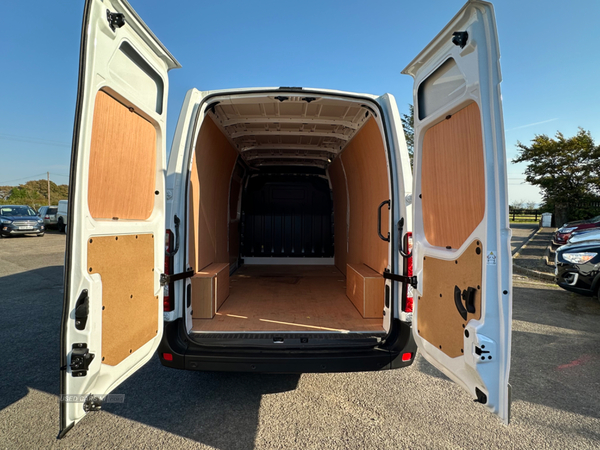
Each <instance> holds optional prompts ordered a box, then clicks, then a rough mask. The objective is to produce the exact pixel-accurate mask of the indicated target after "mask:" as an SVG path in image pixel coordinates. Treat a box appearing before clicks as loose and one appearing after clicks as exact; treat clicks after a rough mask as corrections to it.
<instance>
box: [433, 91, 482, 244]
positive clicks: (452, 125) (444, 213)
mask: <svg viewBox="0 0 600 450" xmlns="http://www.w3.org/2000/svg"><path fill="white" fill-rule="evenodd" d="M421 197H422V199H421V202H422V212H423V227H424V232H425V237H426V239H427V241H428V242H429V243H430V244H431V245H434V246H436V247H451V248H455V249H456V248H460V247H461V246H462V244H463V243H464V242H465V241H466V240H467V239H468V237H469V236H470V235H471V233H472V232H473V230H475V228H476V227H477V225H479V223H480V222H481V221H482V220H483V215H484V212H485V173H484V154H483V138H482V134H481V118H480V113H479V107H478V106H477V104H476V103H474V102H473V103H471V104H469V105H468V106H467V107H465V108H463V109H461V110H460V111H458V112H456V113H455V114H453V115H452V116H451V117H450V118H449V119H447V120H444V121H442V122H440V123H438V124H436V125H434V126H433V127H431V128H430V129H428V130H427V131H426V132H425V136H424V137H423V153H422V169H421Z"/></svg>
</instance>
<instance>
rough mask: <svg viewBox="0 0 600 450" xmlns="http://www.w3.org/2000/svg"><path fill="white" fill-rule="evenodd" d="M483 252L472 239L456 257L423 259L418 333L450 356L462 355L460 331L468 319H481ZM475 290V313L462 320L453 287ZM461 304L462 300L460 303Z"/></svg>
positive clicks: (461, 332)
mask: <svg viewBox="0 0 600 450" xmlns="http://www.w3.org/2000/svg"><path fill="white" fill-rule="evenodd" d="M482 260H483V251H482V247H481V242H480V241H477V240H476V241H473V242H472V243H471V244H470V245H469V247H467V249H466V250H465V251H464V252H463V254H462V255H460V257H459V258H458V259H456V260H452V261H445V260H441V259H436V258H432V257H430V256H427V257H425V258H424V260H423V280H424V282H425V283H424V285H423V295H422V296H421V297H419V299H418V309H417V332H418V333H419V335H420V336H421V337H423V339H425V340H426V341H427V342H429V343H430V344H432V345H434V346H436V347H438V348H439V349H440V350H441V351H442V352H444V353H445V354H447V355H448V356H449V357H451V358H455V357H457V356H461V355H463V352H464V348H463V342H464V339H463V333H464V329H465V326H466V324H467V322H468V321H469V320H471V319H475V320H479V319H481V280H482ZM455 286H458V288H459V289H460V291H461V292H462V291H464V290H466V289H467V288H468V287H472V288H475V289H476V290H477V292H476V294H475V313H474V314H471V313H468V314H467V320H463V318H462V316H461V315H460V313H459V312H458V309H457V307H456V305H455V302H454V289H455ZM463 305H464V302H463Z"/></svg>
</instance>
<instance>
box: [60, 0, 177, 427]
mask: <svg viewBox="0 0 600 450" xmlns="http://www.w3.org/2000/svg"><path fill="white" fill-rule="evenodd" d="M178 67H179V63H178V62H177V61H176V60H175V59H174V58H173V57H172V56H171V54H170V53H169V52H168V51H167V49H166V48H165V47H164V46H163V45H162V44H161V43H160V42H159V41H158V39H157V38H156V37H155V36H154V35H153V34H152V32H151V31H150V30H149V29H148V28H147V26H146V25H145V24H144V23H143V21H142V20H141V19H140V18H139V17H138V16H137V14H136V13H135V11H134V10H133V9H132V8H131V7H130V6H129V4H128V3H127V2H125V1H120V0H104V1H101V0H88V1H87V2H86V5H85V11H84V23H83V30H82V43H81V54H80V72H79V86H78V100H77V110H76V114H75V127H74V138H73V152H72V157H71V158H72V159H71V180H70V189H71V192H70V196H69V202H70V211H69V222H68V238H67V252H66V260H65V299H64V307H63V318H62V328H61V346H62V349H61V366H62V367H61V384H60V386H61V388H60V391H61V408H60V417H61V419H60V421H61V424H60V428H61V431H60V435H64V434H65V433H66V432H67V431H68V430H69V429H70V428H71V427H72V426H73V425H74V424H75V423H76V422H77V421H79V420H80V419H81V418H82V417H83V416H84V415H85V414H86V412H88V411H90V410H95V409H97V408H99V406H100V405H101V402H102V400H103V399H104V397H105V396H106V395H107V394H109V393H110V392H111V391H113V390H114V389H115V388H116V387H117V386H118V385H119V384H120V383H122V382H123V381H124V380H126V379H127V378H128V377H129V376H130V375H131V374H133V373H134V372H135V371H136V370H138V369H139V368H140V367H141V366H142V365H143V364H145V363H146V362H147V361H148V360H149V359H150V358H151V357H152V355H153V354H154V352H155V351H156V348H157V346H158V344H159V342H160V339H161V336H162V328H163V321H162V296H163V295H162V287H161V282H160V275H161V273H162V271H163V267H164V236H165V217H164V210H165V170H166V151H165V149H166V145H165V144H166V142H165V140H166V111H167V93H168V88H169V80H168V75H167V72H168V71H169V70H170V69H173V68H178Z"/></svg>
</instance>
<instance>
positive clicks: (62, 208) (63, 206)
mask: <svg viewBox="0 0 600 450" xmlns="http://www.w3.org/2000/svg"><path fill="white" fill-rule="evenodd" d="M68 222H69V201H68V200H59V201H58V210H57V212H56V226H57V228H58V231H60V232H61V233H64V232H65V229H66V226H67V223H68Z"/></svg>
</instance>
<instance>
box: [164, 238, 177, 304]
mask: <svg viewBox="0 0 600 450" xmlns="http://www.w3.org/2000/svg"><path fill="white" fill-rule="evenodd" d="M172 242H173V232H172V231H171V230H167V232H166V234H165V275H171V266H172V265H171V257H170V256H168V252H170V251H171V245H172ZM163 309H164V311H166V312H169V311H173V310H174V309H175V304H174V302H173V299H172V298H171V285H170V284H167V285H166V286H165V287H164V296H163Z"/></svg>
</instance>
